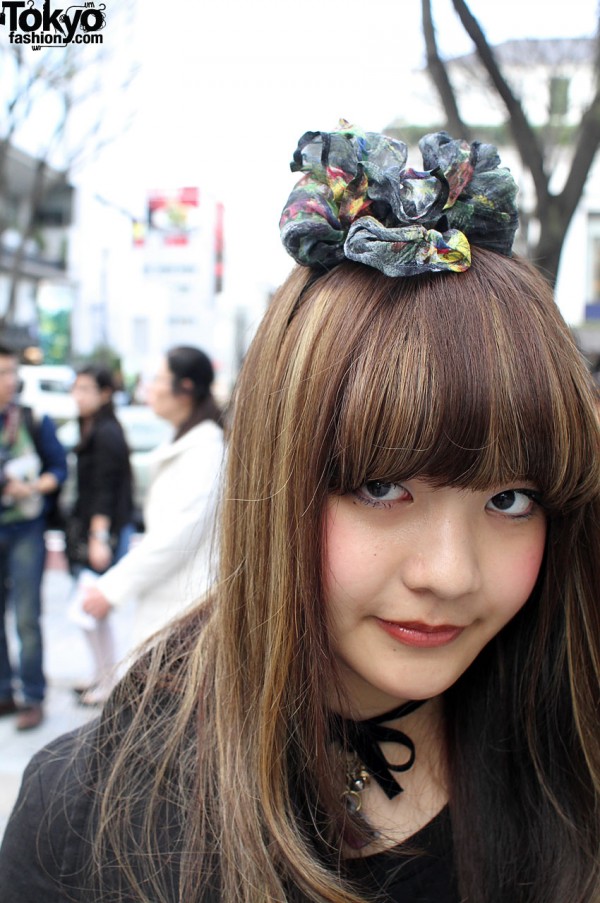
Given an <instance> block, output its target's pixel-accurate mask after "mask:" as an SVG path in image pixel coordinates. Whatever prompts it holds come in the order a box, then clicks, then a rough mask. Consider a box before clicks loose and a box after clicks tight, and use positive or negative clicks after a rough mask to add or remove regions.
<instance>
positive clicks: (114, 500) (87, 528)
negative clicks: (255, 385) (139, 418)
mask: <svg viewBox="0 0 600 903" xmlns="http://www.w3.org/2000/svg"><path fill="white" fill-rule="evenodd" d="M114 391H115V384H114V380H113V376H112V374H111V372H110V370H108V369H106V368H105V367H101V366H93V365H90V366H87V367H83V368H81V369H80V370H79V371H78V373H77V376H76V377H75V382H74V384H73V388H72V394H73V398H74V399H75V403H76V405H77V408H78V411H79V442H78V444H77V445H76V446H75V454H76V456H77V497H76V499H75V504H74V506H73V511H72V512H71V515H70V517H69V518H68V521H67V528H66V536H67V557H68V559H69V564H70V566H71V571H72V573H73V574H74V575H75V576H78V575H79V574H80V573H81V571H82V569H86V570H87V569H89V570H91V571H93V572H95V573H97V574H102V573H104V572H105V571H106V570H107V569H108V568H109V567H110V566H111V564H114V563H115V562H117V561H119V559H120V558H122V557H123V555H124V554H125V553H126V552H127V550H128V548H129V541H130V539H131V536H132V534H133V523H132V521H133V485H132V483H133V481H132V473H131V466H130V463H129V447H128V445H127V440H126V438H125V434H124V432H123V427H122V426H121V424H120V422H119V420H118V418H117V416H116V414H115V410H114V406H113V394H114ZM84 634H85V637H86V640H87V641H88V642H89V645H90V649H91V652H92V657H93V661H94V674H93V677H92V682H91V685H90V686H89V687H81V688H77V692H78V694H79V696H80V702H81V703H82V705H97V704H99V703H102V702H104V701H105V699H106V697H107V696H108V693H109V691H110V689H111V687H112V685H113V683H114V680H115V667H116V664H117V658H118V656H117V653H116V649H115V641H114V637H113V633H112V630H111V626H110V622H109V621H108V620H107V619H104V620H102V621H99V622H98V623H97V625H96V628H95V629H94V630H85V631H84Z"/></svg>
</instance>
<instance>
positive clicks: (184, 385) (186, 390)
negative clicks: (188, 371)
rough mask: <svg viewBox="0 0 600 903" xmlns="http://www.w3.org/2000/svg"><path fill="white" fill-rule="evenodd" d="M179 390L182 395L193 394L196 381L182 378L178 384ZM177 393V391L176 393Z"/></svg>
mask: <svg viewBox="0 0 600 903" xmlns="http://www.w3.org/2000/svg"><path fill="white" fill-rule="evenodd" d="M177 392H178V393H179V394H180V395H193V394H194V383H193V382H192V380H191V379H188V378H187V377H185V378H184V379H182V380H180V382H179V385H178V386H177ZM176 394H177V393H176Z"/></svg>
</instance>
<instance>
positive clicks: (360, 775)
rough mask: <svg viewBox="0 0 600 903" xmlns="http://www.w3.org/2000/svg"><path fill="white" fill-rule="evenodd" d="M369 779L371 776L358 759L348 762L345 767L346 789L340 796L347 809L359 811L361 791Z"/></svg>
mask: <svg viewBox="0 0 600 903" xmlns="http://www.w3.org/2000/svg"><path fill="white" fill-rule="evenodd" d="M370 781H371V776H370V775H369V772H368V771H367V769H366V768H365V766H364V765H363V764H362V762H360V761H359V760H358V759H356V758H355V759H354V760H353V761H352V762H349V763H348V767H347V769H346V789H345V790H344V792H343V794H342V797H343V799H344V802H345V803H346V806H347V807H348V809H349V811H350V812H352V813H356V812H360V810H361V808H362V799H361V796H360V795H361V793H362V792H363V790H364V789H365V787H366V786H367V784H369V783H370Z"/></svg>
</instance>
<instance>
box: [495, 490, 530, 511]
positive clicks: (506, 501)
mask: <svg viewBox="0 0 600 903" xmlns="http://www.w3.org/2000/svg"><path fill="white" fill-rule="evenodd" d="M537 500H538V499H537V494H536V493H535V492H533V490H529V489H527V490H525V489H505V490H504V492H499V493H498V494H497V495H494V496H492V498H491V499H490V500H489V502H488V503H487V505H486V507H487V508H488V509H489V510H490V511H496V512H498V513H500V514H508V515H510V516H511V517H525V516H526V515H528V514H531V512H532V511H533V508H534V507H535V504H536V502H537Z"/></svg>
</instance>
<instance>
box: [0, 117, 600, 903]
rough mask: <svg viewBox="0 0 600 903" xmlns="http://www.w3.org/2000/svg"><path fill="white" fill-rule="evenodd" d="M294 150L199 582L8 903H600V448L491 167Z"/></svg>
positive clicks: (39, 792)
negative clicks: (273, 260) (194, 600)
mask: <svg viewBox="0 0 600 903" xmlns="http://www.w3.org/2000/svg"><path fill="white" fill-rule="evenodd" d="M421 148H422V151H423V157H424V161H423V171H420V170H415V169H413V168H412V167H408V166H406V161H407V149H406V146H405V145H404V144H403V143H402V142H399V141H397V140H394V139H391V138H388V137H387V136H385V135H379V134H375V133H371V132H366V133H365V132H362V131H360V130H358V129H356V128H352V127H350V126H348V125H347V124H344V125H343V126H342V128H341V129H340V130H339V131H337V132H333V133H321V132H308V133H307V134H306V135H305V136H304V137H303V138H302V139H301V141H300V144H299V146H298V149H297V151H296V153H295V155H294V163H293V169H295V170H300V171H301V172H302V179H301V181H300V182H299V183H298V185H297V186H296V188H295V189H294V191H293V193H292V195H291V197H290V200H289V202H288V204H287V205H286V207H285V209H284V213H283V216H282V220H281V230H282V237H283V240H284V244H285V246H286V248H287V249H288V250H289V251H290V253H292V255H293V256H294V258H295V259H296V260H297V261H298V262H299V264H300V265H299V266H297V267H296V268H295V269H294V270H293V271H292V273H291V274H290V276H289V278H288V279H287V280H286V282H285V283H284V285H283V286H282V287H281V288H280V290H279V291H278V292H277V293H276V295H275V296H274V298H273V300H272V302H271V304H270V306H269V309H268V311H267V313H266V316H265V318H264V321H263V323H262V325H261V326H260V327H259V329H258V332H257V334H256V336H255V338H254V341H253V343H252V345H251V347H250V349H249V352H248V354H247V356H246V359H245V361H244V365H243V368H242V372H241V375H240V378H239V381H238V384H237V386H236V391H235V396H234V400H233V416H232V421H231V428H230V430H229V433H228V449H227V466H226V474H225V478H224V489H223V497H222V506H221V512H220V516H219V518H218V526H217V529H218V537H219V553H220V554H219V571H218V574H217V578H218V579H217V581H216V582H215V584H214V586H213V588H212V589H211V591H210V592H209V594H208V595H207V596H206V598H205V599H203V600H202V601H201V602H200V603H199V604H198V605H197V606H196V607H195V608H194V609H192V610H191V611H190V612H189V613H188V614H187V615H185V616H184V617H182V618H181V619H179V620H178V621H177V622H176V623H175V624H174V625H171V626H170V627H169V628H168V629H166V630H165V631H164V632H163V634H162V636H161V637H160V639H159V640H158V641H156V640H155V641H154V642H153V643H151V644H148V646H147V647H146V648H145V650H144V651H143V652H142V654H141V655H140V657H139V658H138V660H137V661H136V662H135V663H134V664H133V665H132V667H131V669H130V670H129V672H128V673H127V674H126V675H125V676H124V677H123V679H122V680H121V682H120V683H119V685H118V686H117V687H116V689H115V690H114V692H113V694H112V696H111V698H110V700H109V701H108V703H107V705H106V706H105V708H104V711H103V712H102V714H101V716H100V718H99V719H98V720H97V721H96V722H95V723H94V724H91V725H89V726H87V727H86V728H85V729H83V730H82V731H79V732H77V733H74V734H70V735H66V736H64V737H62V738H60V739H59V740H57V741H56V742H54V743H53V744H52V745H51V746H50V747H49V748H48V749H46V750H45V751H43V752H41V753H39V754H38V755H37V756H36V757H35V758H34V759H33V761H32V763H31V764H30V766H29V768H28V770H27V772H26V774H25V777H24V782H23V789H22V792H21V795H20V799H19V802H18V803H17V806H16V808H15V810H14V813H13V815H12V818H11V820H10V822H9V825H8V828H7V831H6V834H5V839H4V844H3V846H2V850H1V852H0V896H2V899H3V901H6V903H36V901H38V900H40V899H43V900H44V901H45V903H59V901H62V900H67V899H69V900H74V901H81V903H83V901H85V903H93V901H103V903H107V901H109V900H110V901H115V903H116V901H122V903H125V901H127V903H150V901H152V903H181V901H185V903H217V901H221V903H265V901H280V903H285V901H287V903H300V901H302V903H324V901H328V903H366V901H373V900H377V901H381V903H417V901H418V903H459V901H465V903H466V901H468V903H567V901H568V903H597V901H598V900H599V899H600V721H599V718H598V711H599V703H600V690H599V686H600V604H599V602H600V599H599V595H600V589H599V581H598V567H599V564H598V562H599V561H600V468H599V466H598V462H599V452H600V424H599V420H598V416H597V409H596V402H595V394H594V390H593V386H592V381H591V377H590V374H589V372H588V371H587V368H586V365H585V362H584V361H583V359H582V357H581V355H580V353H579V352H578V350H577V348H576V346H575V344H574V342H573V338H572V336H571V334H570V332H569V330H568V328H567V327H566V325H565V323H564V321H563V320H562V318H561V316H560V314H559V312H558V309H557V307H556V305H555V303H554V299H553V297H552V291H551V289H550V286H549V285H548V283H547V282H546V280H545V279H544V277H543V276H542V275H541V274H540V273H539V272H538V271H537V270H536V269H535V268H534V267H533V266H532V265H531V264H529V263H528V262H526V261H524V260H521V259H519V258H518V257H513V256H512V253H511V247H512V241H513V236H514V232H515V229H516V225H517V217H516V203H515V194H516V185H515V183H514V180H513V179H512V177H511V175H510V173H509V172H508V170H506V169H504V168H502V167H501V166H500V161H499V158H498V155H497V153H496V150H495V148H492V147H491V146H489V145H484V144H479V143H478V142H474V143H472V144H469V143H468V142H466V141H461V140H454V139H452V138H451V137H450V136H449V135H448V134H447V133H445V132H441V133H437V134H435V135H428V136H426V137H425V138H424V139H422V141H421Z"/></svg>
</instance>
